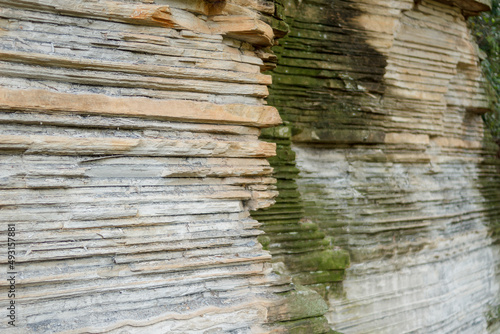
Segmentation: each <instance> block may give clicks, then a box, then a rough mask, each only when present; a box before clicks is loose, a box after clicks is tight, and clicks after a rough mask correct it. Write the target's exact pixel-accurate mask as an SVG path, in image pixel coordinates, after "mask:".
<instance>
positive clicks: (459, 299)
mask: <svg viewBox="0 0 500 334" xmlns="http://www.w3.org/2000/svg"><path fill="white" fill-rule="evenodd" d="M286 5H287V7H286V8H287V11H286V14H287V22H288V24H289V25H290V29H291V32H290V34H289V36H288V37H286V38H285V39H284V40H281V41H280V46H279V47H277V48H276V51H277V53H278V56H279V61H278V67H277V68H276V70H275V72H274V73H273V85H272V86H271V96H270V98H269V101H270V104H272V105H274V106H277V107H278V109H279V110H280V114H281V116H282V118H283V120H284V121H285V124H287V125H288V126H289V127H290V128H291V131H292V143H293V144H292V148H293V150H294V151H295V153H296V166H297V168H298V169H299V170H300V178H298V180H297V184H298V190H299V193H300V196H301V198H302V201H303V203H304V204H303V207H304V211H305V212H304V214H303V216H304V217H305V220H307V221H309V222H312V223H314V224H317V225H318V226H319V230H318V231H321V232H323V233H325V234H326V236H328V237H331V238H333V239H332V242H333V244H334V245H337V246H340V247H342V248H345V249H347V250H349V252H350V254H351V267H350V268H349V269H347V270H346V274H347V276H346V279H345V280H344V281H343V296H342V297H339V296H338V295H335V294H330V295H329V296H328V297H329V298H328V299H329V303H330V311H329V313H328V314H327V318H328V320H329V322H330V325H331V326H332V327H333V328H335V329H337V330H339V331H341V332H344V333H356V334H359V333H410V332H411V333H488V332H490V333H493V332H495V330H498V329H497V327H496V326H497V325H496V324H495V323H496V319H495V317H496V315H495V314H496V311H495V309H496V305H498V272H497V265H498V262H499V254H498V247H497V246H495V244H494V243H495V240H496V237H495V234H496V230H497V228H498V221H499V217H500V193H499V190H498V189H499V187H498V185H499V184H500V183H499V182H500V173H499V172H500V168H499V163H498V160H495V159H494V155H495V151H496V150H497V148H496V147H495V145H493V143H492V141H491V139H490V138H489V137H488V134H487V133H486V132H485V129H484V127H483V122H482V119H481V116H480V114H481V113H484V112H486V111H488V110H489V108H490V104H489V97H488V94H487V90H486V89H485V85H484V84H485V82H484V78H483V77H482V75H481V70H480V64H479V57H478V51H477V48H476V46H475V44H474V42H473V39H472V37H471V35H470V33H469V31H468V28H467V24H466V17H465V16H467V15H472V14H477V13H478V12H479V11H481V10H486V9H488V3H487V2H486V1H454V2H453V1H452V2H450V1H443V2H440V1H427V0H423V1H417V2H414V1H376V0H364V1H361V0H359V1H333V2H332V1H326V0H325V1H320V0H318V1H316V0H315V1H312V0H310V1H308V0H304V1H302V2H296V1H288V2H286ZM464 15H465V16H464ZM277 142H278V143H279V141H277ZM274 159H275V158H274Z"/></svg>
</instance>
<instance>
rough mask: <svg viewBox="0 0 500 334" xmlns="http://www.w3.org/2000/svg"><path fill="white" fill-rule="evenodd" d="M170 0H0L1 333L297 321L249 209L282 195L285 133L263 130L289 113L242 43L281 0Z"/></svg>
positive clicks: (254, 328)
mask: <svg viewBox="0 0 500 334" xmlns="http://www.w3.org/2000/svg"><path fill="white" fill-rule="evenodd" d="M158 2H159V3H155V1H143V2H140V1H97V2H96V1H86V0H74V1H73V0H71V1H57V0H56V1H52V0H50V1H49V0H22V1H16V2H12V1H0V53H1V56H0V193H1V194H0V198H1V200H0V222H1V224H0V226H1V231H0V233H1V234H2V235H3V236H4V237H5V236H6V233H7V232H6V231H7V224H15V228H16V236H15V241H16V264H15V270H16V271H17V273H18V274H17V276H16V289H17V290H16V300H15V301H16V315H17V318H16V327H15V328H13V327H10V326H9V325H8V324H7V323H6V322H5V321H2V322H1V323H0V332H2V333H90V332H92V333H125V332H126V333H145V332H147V333H208V332H211V333H213V332H223V333H226V332H237V333H267V332H269V331H271V327H270V326H269V325H270V324H269V321H272V319H271V320H270V318H269V314H270V311H269V310H270V309H272V308H278V309H280V310H281V311H282V312H283V313H284V314H285V318H284V319H282V320H286V315H287V314H288V313H287V312H288V311H287V310H288V308H287V305H286V304H284V303H285V300H284V299H282V298H280V297H279V296H278V295H276V294H275V293H276V292H286V291H289V290H292V289H293V287H292V286H291V285H290V284H289V280H287V279H286V278H281V277H279V276H277V275H275V274H273V273H272V269H271V264H270V257H271V256H270V254H269V252H267V251H264V250H263V249H262V246H261V244H260V243H259V242H258V241H257V237H258V236H260V235H261V234H262V233H263V232H262V231H261V230H260V229H259V226H260V224H259V223H258V222H257V221H255V220H254V219H252V218H251V217H250V214H249V211H250V210H251V209H258V208H263V207H268V206H270V205H271V204H273V203H274V197H275V196H276V194H277V193H276V190H275V188H276V187H275V183H276V180H275V179H274V178H273V177H272V168H271V167H270V166H269V163H268V162H267V160H266V157H269V156H272V155H274V154H275V145H274V144H272V143H265V142H261V141H259V140H258V136H259V134H260V129H261V128H263V127H270V126H274V125H277V124H279V123H280V122H281V119H280V116H279V115H278V113H277V110H276V109H275V108H274V107H270V106H267V105H265V103H264V100H263V99H264V98H265V97H266V96H267V94H268V90H267V87H266V85H268V84H270V82H271V80H270V76H267V75H262V74H260V68H261V66H263V62H262V60H261V59H260V58H259V56H258V55H257V54H256V52H255V49H254V46H253V45H252V44H249V43H248V42H251V43H253V44H255V45H270V44H272V43H274V40H273V38H274V37H273V36H274V32H273V29H272V28H271V27H270V26H269V24H268V22H267V23H266V22H264V21H262V20H261V18H262V17H263V15H268V16H269V15H272V14H273V13H274V11H273V12H269V8H268V7H266V6H264V5H261V7H262V6H263V7H262V8H261V7H259V6H257V5H258V4H259V3H260V4H262V2H255V3H254V2H252V3H245V2H235V3H228V4H227V5H226V6H225V7H221V8H218V9H217V10H215V9H213V8H212V7H210V6H209V4H208V3H207V2H205V1H201V0H200V1H176V0H172V1H161V3H160V1H158ZM211 8H212V9H211ZM273 9H274V7H273ZM214 10H215V12H214ZM260 10H266V11H267V12H264V11H263V12H260ZM208 14H210V15H214V14H215V16H210V17H209V16H208ZM238 23H244V24H242V25H240V24H238ZM2 245H3V246H2V247H1V251H0V270H2V272H3V273H4V274H5V273H6V271H7V267H8V266H7V265H8V263H7V255H6V251H7V248H6V245H5V239H4V241H3V242H2ZM8 289H9V286H8V284H7V281H6V280H3V281H2V282H1V283H0V304H1V305H3V306H5V305H6V303H9V298H8V296H7V290H8ZM2 308H3V309H5V307H2ZM4 318H5V317H4ZM274 330H275V332H280V330H279V328H274Z"/></svg>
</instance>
